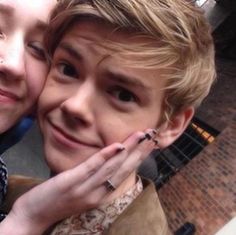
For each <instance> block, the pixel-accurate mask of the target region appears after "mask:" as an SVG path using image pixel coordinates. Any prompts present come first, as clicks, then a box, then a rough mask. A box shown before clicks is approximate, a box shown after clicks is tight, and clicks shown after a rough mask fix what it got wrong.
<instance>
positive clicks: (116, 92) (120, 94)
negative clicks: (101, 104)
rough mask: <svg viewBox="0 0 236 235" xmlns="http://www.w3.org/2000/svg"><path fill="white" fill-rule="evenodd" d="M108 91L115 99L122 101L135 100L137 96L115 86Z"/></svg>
mask: <svg viewBox="0 0 236 235" xmlns="http://www.w3.org/2000/svg"><path fill="white" fill-rule="evenodd" d="M109 93H110V94H111V95H112V96H113V97H115V98H116V99H118V100H120V101H122V102H136V101H137V97H136V96H135V95H134V94H133V93H132V92H130V91H128V90H126V89H124V88H115V89H112V90H110V91H109Z"/></svg>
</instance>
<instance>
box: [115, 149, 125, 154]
mask: <svg viewBox="0 0 236 235" xmlns="http://www.w3.org/2000/svg"><path fill="white" fill-rule="evenodd" d="M124 150H125V147H119V148H118V149H117V150H116V154H117V153H120V152H122V151H124Z"/></svg>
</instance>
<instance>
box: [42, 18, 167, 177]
mask: <svg viewBox="0 0 236 235" xmlns="http://www.w3.org/2000/svg"><path fill="white" fill-rule="evenodd" d="M113 31H114V29H113V28H108V27H105V28H104V26H103V25H101V24H99V23H92V22H83V23H82V22H81V23H79V24H78V23H76V24H75V25H73V27H72V28H71V29H70V30H69V31H68V32H67V33H66V35H65V36H64V37H63V38H62V40H61V42H60V44H59V45H58V47H57V49H56V51H55V54H54V56H53V61H52V67H51V69H50V72H49V75H48V78H47V81H46V85H45V88H44V90H43V92H42V94H41V96H40V99H39V112H38V113H39V123H40V127H41V130H42V133H43V136H44V144H45V153H46V159H47V162H48V164H49V167H50V168H51V170H52V171H54V172H55V173H59V172H61V171H64V170H66V169H69V168H72V167H73V166H75V165H77V164H80V163H81V162H83V161H84V160H85V159H87V158H88V157H90V156H91V155H92V154H94V153H95V152H97V151H99V150H100V149H102V148H103V147H104V146H107V145H109V144H111V143H114V142H121V141H124V140H125V139H126V138H127V137H128V136H130V135H131V134H132V133H133V132H135V131H138V130H141V131H142V130H144V129H146V128H154V127H156V126H157V123H158V121H159V119H160V116H161V104H162V101H163V96H164V91H163V90H162V88H163V87H164V85H165V84H164V82H163V79H161V78H160V76H159V74H158V71H156V70H155V71H154V70H150V69H149V70H147V69H141V68H137V67H131V66H130V67H128V66H127V65H125V64H124V63H122V56H118V57H117V56H115V55H114V54H113V52H112V51H111V50H109V49H105V48H104V47H102V46H101V45H99V43H101V42H104V40H105V39H109V40H110V41H113V42H117V43H124V44H125V45H128V44H132V43H134V42H135V41H136V40H135V39H134V38H129V34H126V33H124V32H122V33H121V32H115V33H112V32H113ZM139 40H140V39H139ZM142 40H144V41H145V39H142ZM130 59H131V60H132V61H135V56H134V57H133V56H132V58H130ZM126 60H127V58H126Z"/></svg>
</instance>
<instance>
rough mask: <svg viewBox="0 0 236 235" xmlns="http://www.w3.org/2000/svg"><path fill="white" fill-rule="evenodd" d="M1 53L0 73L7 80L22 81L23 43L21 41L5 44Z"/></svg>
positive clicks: (23, 74) (23, 73)
mask: <svg viewBox="0 0 236 235" xmlns="http://www.w3.org/2000/svg"><path fill="white" fill-rule="evenodd" d="M6 44H7V45H6V47H5V48H3V50H4V52H3V54H2V53H1V55H0V56H1V58H0V62H1V63H0V71H1V74H4V77H5V78H7V79H8V80H12V79H14V80H15V79H23V78H24V76H25V58H24V57H25V55H24V43H23V42H21V41H17V40H14V41H11V42H9V43H6Z"/></svg>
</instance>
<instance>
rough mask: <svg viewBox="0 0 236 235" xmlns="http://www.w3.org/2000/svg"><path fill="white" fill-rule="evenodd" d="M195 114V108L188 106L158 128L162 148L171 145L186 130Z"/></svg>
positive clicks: (158, 138) (159, 143)
mask: <svg viewBox="0 0 236 235" xmlns="http://www.w3.org/2000/svg"><path fill="white" fill-rule="evenodd" d="M193 115H194V108H193V107H187V108H185V109H184V110H182V111H181V112H179V113H177V114H175V115H173V117H171V120H169V121H166V122H164V123H163V124H162V125H161V126H160V128H158V134H157V140H158V146H159V147H160V149H162V148H166V147H168V146H169V145H171V144H172V143H173V142H174V141H175V140H176V139H177V138H178V137H179V136H180V135H181V134H182V133H183V132H184V130H185V129H186V127H187V126H188V124H189V122H190V121H191V119H192V117H193Z"/></svg>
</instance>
